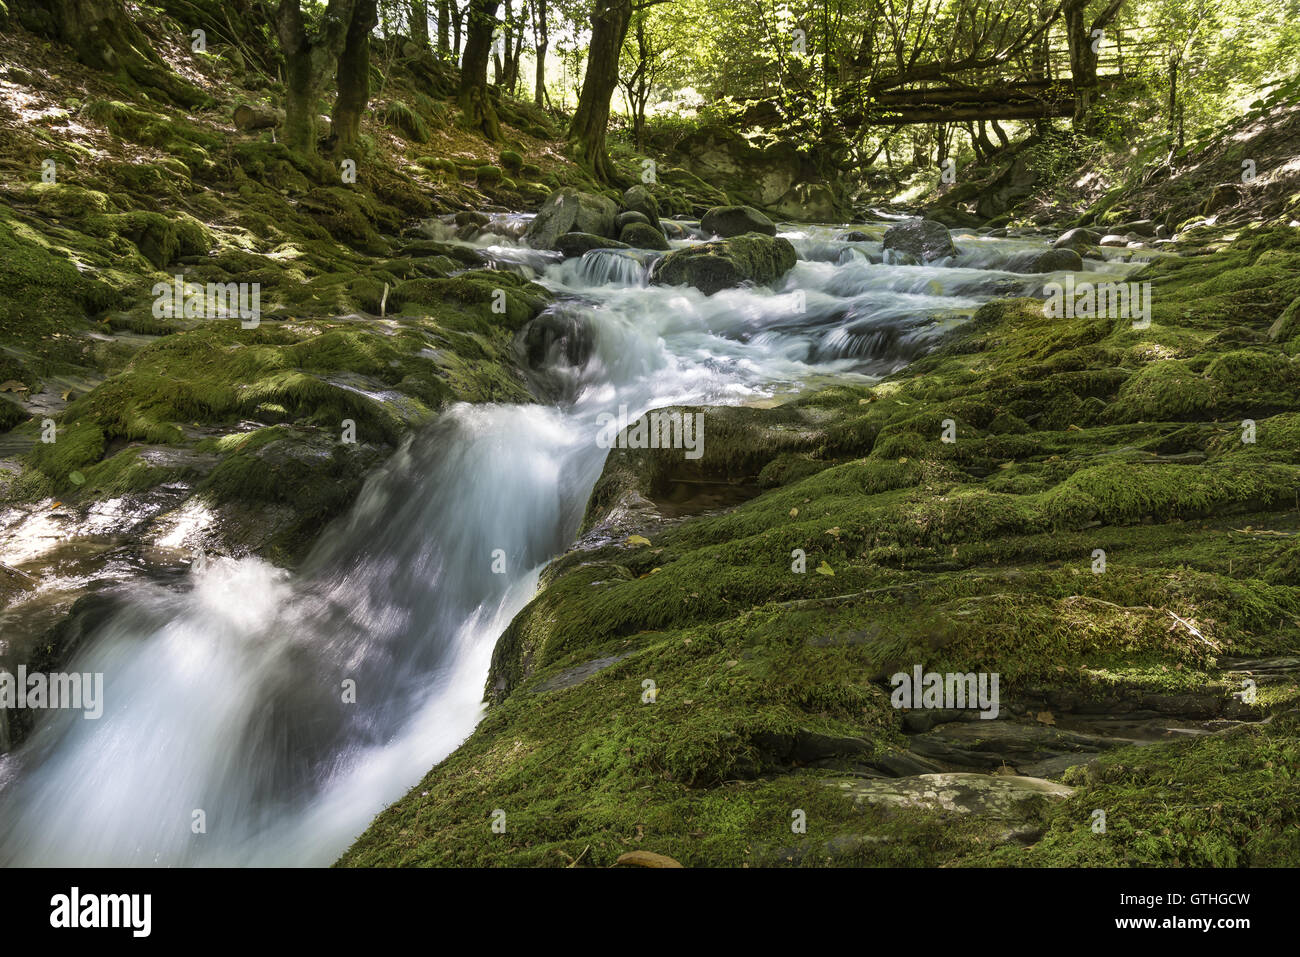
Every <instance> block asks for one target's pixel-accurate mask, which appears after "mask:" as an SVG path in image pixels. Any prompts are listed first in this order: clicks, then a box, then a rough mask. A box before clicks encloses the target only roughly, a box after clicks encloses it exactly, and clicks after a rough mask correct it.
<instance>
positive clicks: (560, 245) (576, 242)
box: [555, 233, 628, 259]
mask: <svg viewBox="0 0 1300 957" xmlns="http://www.w3.org/2000/svg"><path fill="white" fill-rule="evenodd" d="M555 248H556V249H558V250H559V251H560V252H562V253H564V258H565V259H571V258H573V257H574V256H581V255H582V254H583V253H585V252H590V251H591V250H593V249H627V248H628V246H627V244H626V243H621V242H619V241H618V240H617V239H606V238H605V237H604V236H594V235H592V234H591V233H563V234H562V235H561V236H559V238H557V239H556V240H555Z"/></svg>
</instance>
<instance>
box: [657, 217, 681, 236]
mask: <svg viewBox="0 0 1300 957" xmlns="http://www.w3.org/2000/svg"><path fill="white" fill-rule="evenodd" d="M659 225H660V226H662V227H663V231H664V235H665V236H667V237H668V238H669V239H685V238H686V230H685V229H684V228H683V227H682V226H681V224H680V223H674V222H673V221H672V220H671V219H661V220H659Z"/></svg>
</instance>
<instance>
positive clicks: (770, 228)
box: [700, 206, 776, 239]
mask: <svg viewBox="0 0 1300 957" xmlns="http://www.w3.org/2000/svg"><path fill="white" fill-rule="evenodd" d="M700 228H701V229H702V230H704V232H706V233H708V234H709V235H710V236H721V237H722V238H723V239H727V238H729V237H731V236H741V235H743V234H745V233H765V234H766V235H768V236H775V235H776V223H774V222H772V220H770V219H768V218H767V217H766V216H764V215H763V214H762V213H760V212H759V211H758V210H756V209H755V208H754V207H753V206H714V207H713V208H712V209H710V210H709V211H708V212H707V213H705V214H704V218H703V219H701V220H700Z"/></svg>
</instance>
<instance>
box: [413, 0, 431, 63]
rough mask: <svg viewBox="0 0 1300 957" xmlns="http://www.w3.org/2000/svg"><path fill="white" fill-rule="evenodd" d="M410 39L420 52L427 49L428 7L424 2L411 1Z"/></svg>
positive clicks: (419, 0) (420, 0)
mask: <svg viewBox="0 0 1300 957" xmlns="http://www.w3.org/2000/svg"><path fill="white" fill-rule="evenodd" d="M411 39H412V40H414V41H415V44H416V46H418V47H419V48H420V50H421V51H424V50H427V49H429V5H428V3H426V2H425V0H411Z"/></svg>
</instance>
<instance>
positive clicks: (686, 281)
mask: <svg viewBox="0 0 1300 957" xmlns="http://www.w3.org/2000/svg"><path fill="white" fill-rule="evenodd" d="M798 260H799V256H798V254H797V253H796V252H795V251H794V246H792V245H791V244H790V241H789V240H788V239H780V238H775V237H772V236H763V235H761V234H759V233H746V234H745V235H743V236H734V237H732V238H730V239H718V240H714V241H713V242H708V243H700V244H699V245H698V246H688V247H687V248H685V249H677V250H674V251H673V252H670V253H669V254H668V255H666V256H664V257H663V258H662V259H660V260H659V262H658V263H657V264H656V265H655V268H654V273H653V275H652V276H651V279H650V281H651V282H652V283H655V284H656V285H663V286H694V287H695V288H696V289H698V290H700V291H701V292H703V293H704V294H705V295H709V296H711V295H713V294H714V293H715V292H718V291H719V290H722V289H730V288H732V287H734V286H739V285H740V284H741V283H744V282H753V283H756V284H758V285H760V286H763V285H769V284H771V283H773V282H775V281H776V280H778V279H780V278H781V277H782V276H784V275H785V274H786V273H787V272H789V271H790V270H791V269H793V268H794V264H795V263H796V262H798Z"/></svg>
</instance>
